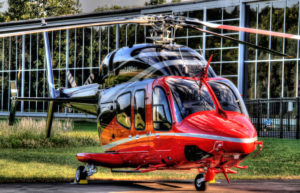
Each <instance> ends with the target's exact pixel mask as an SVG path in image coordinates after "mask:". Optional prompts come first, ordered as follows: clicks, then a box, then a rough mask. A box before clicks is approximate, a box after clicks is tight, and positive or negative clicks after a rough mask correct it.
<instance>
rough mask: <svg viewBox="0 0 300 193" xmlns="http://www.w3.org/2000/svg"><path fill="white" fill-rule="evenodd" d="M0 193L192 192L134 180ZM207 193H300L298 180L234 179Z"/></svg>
mask: <svg viewBox="0 0 300 193" xmlns="http://www.w3.org/2000/svg"><path fill="white" fill-rule="evenodd" d="M0 192H1V193H24V192H25V193H27V192H28V193H44V192H45V193H70V192H75V193H77V192H89V193H121V192H122V193H133V192H137V193H138V192H143V193H147V192H149V193H150V192H151V193H152V192H163V193H169V192H174V193H186V192H188V193H192V192H197V191H195V189H194V185H193V183H192V181H190V182H189V181H183V182H170V181H164V182H137V181H90V182H89V184H87V185H77V184H72V183H61V184H59V183H53V184H49V183H45V184H41V183H39V184H38V183H35V184H34V183H32V184H26V183H21V184H0ZM206 192H208V193H212V192H218V193H253V192H260V193H262V192H278V193H279V192H280V193H283V192H284V193H285V192H300V180H236V181H232V182H231V184H227V182H226V181H224V180H219V181H217V183H215V184H209V187H208V189H207V191H206Z"/></svg>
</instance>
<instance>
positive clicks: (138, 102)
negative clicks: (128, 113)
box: [134, 90, 146, 130]
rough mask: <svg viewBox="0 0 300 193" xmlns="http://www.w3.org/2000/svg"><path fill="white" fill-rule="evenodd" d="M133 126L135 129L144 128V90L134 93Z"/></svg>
mask: <svg viewBox="0 0 300 193" xmlns="http://www.w3.org/2000/svg"><path fill="white" fill-rule="evenodd" d="M134 127H135V129H136V130H144V129H145V127H146V115H145V90H139V91H136V92H135V94H134Z"/></svg>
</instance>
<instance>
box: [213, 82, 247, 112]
mask: <svg viewBox="0 0 300 193" xmlns="http://www.w3.org/2000/svg"><path fill="white" fill-rule="evenodd" d="M208 83H209V85H210V87H211V88H212V89H213V91H214V93H215V95H216V97H217V99H218V101H219V103H220V105H221V107H222V109H223V110H225V111H234V112H238V113H241V108H240V105H239V100H238V98H237V97H236V96H235V94H234V93H233V92H232V90H231V89H230V88H229V87H228V86H227V85H225V84H222V83H219V82H211V81H210V82H208Z"/></svg>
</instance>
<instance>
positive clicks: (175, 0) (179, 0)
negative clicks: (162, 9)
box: [172, 0, 181, 3]
mask: <svg viewBox="0 0 300 193" xmlns="http://www.w3.org/2000/svg"><path fill="white" fill-rule="evenodd" d="M179 2H181V0H172V3H179Z"/></svg>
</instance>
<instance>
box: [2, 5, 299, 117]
mask: <svg viewBox="0 0 300 193" xmlns="http://www.w3.org/2000/svg"><path fill="white" fill-rule="evenodd" d="M299 3H300V1H299V0H276V1H263V2H258V1H252V0H224V1H197V2H191V3H181V4H169V5H163V6H158V7H151V8H141V9H139V10H138V14H174V15H182V16H188V17H192V18H198V19H199V20H203V21H209V22H212V23H218V24H225V25H226V24H228V25H235V26H245V27H251V28H258V29H265V30H272V31H278V32H285V33H292V34H298V35H299V30H300V28H299V27H300V26H299V24H300V22H299V21H300V14H299V11H300V9H299ZM129 12H130V10H129ZM132 12H134V13H132V14H136V12H137V10H134V11H132ZM92 17H95V16H94V15H90V16H89V15H86V16H85V19H82V20H81V22H84V21H85V20H86V21H87V22H88V20H89V19H90V18H92ZM54 22H55V21H54ZM147 28H148V27H144V26H138V25H135V24H128V25H125V24H124V25H110V26H95V27H86V28H78V29H70V30H62V31H53V32H49V40H50V48H51V56H52V63H53V70H54V78H55V80H54V82H55V87H56V88H59V87H70V86H71V85H70V84H69V83H68V80H67V76H66V74H67V71H70V72H71V74H72V75H73V76H74V78H75V81H76V83H77V85H82V84H84V82H85V81H86V79H87V78H88V76H89V75H90V73H92V72H95V71H98V70H99V66H100V63H101V62H102V59H103V58H104V57H105V56H106V55H107V54H108V53H109V52H111V51H113V50H114V49H117V48H121V47H124V46H130V45H132V44H136V43H144V42H151V41H150V40H148V38H147V37H149V36H150V34H149V32H148V29H147ZM203 28H204V29H207V30H211V31H214V32H218V33H221V34H223V35H227V36H230V37H233V38H236V39H240V40H245V41H249V42H251V43H254V44H257V45H260V46H263V47H267V48H270V49H273V50H276V51H279V52H282V53H286V54H289V55H291V56H293V58H283V57H279V56H275V55H272V54H268V53H267V52H265V51H261V50H256V49H253V48H248V47H247V46H241V45H239V44H238V43H235V42H232V41H229V40H226V39H223V38H220V37H215V36H212V35H209V34H205V33H202V32H199V31H196V30H191V29H179V30H177V31H176V32H175V33H174V34H173V35H174V37H175V42H176V43H177V44H183V45H187V46H189V47H191V48H193V49H195V50H197V51H199V52H200V53H202V54H203V55H205V57H206V58H209V56H210V55H211V54H213V60H212V63H211V65H212V67H213V69H214V70H215V72H216V74H217V75H219V76H222V77H225V78H228V79H230V80H231V81H232V82H233V83H234V84H236V85H237V86H238V88H239V90H240V92H241V93H242V94H243V97H244V98H248V99H258V98H280V97H298V89H299V88H298V87H299V86H298V85H299V59H298V57H299V41H297V40H290V39H284V38H277V37H269V36H263V35H255V34H245V33H240V32H234V31H228V30H214V29H209V28H205V27H203ZM21 72H22V73H21ZM16 79H18V80H19V81H18V89H19V96H23V97H46V96H48V88H47V77H46V58H45V51H44V41H43V35H42V34H32V35H26V36H16V37H8V38H2V39H0V97H1V102H0V115H8V110H9V98H10V93H9V81H10V80H16ZM47 106H48V103H47V102H20V104H19V105H18V108H17V112H18V113H17V115H28V116H35V115H41V114H43V113H45V114H46V112H47ZM56 112H57V113H56V115H57V116H83V115H82V114H78V113H77V112H75V111H69V110H68V109H67V108H65V107H63V106H58V107H57V111H56Z"/></svg>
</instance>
